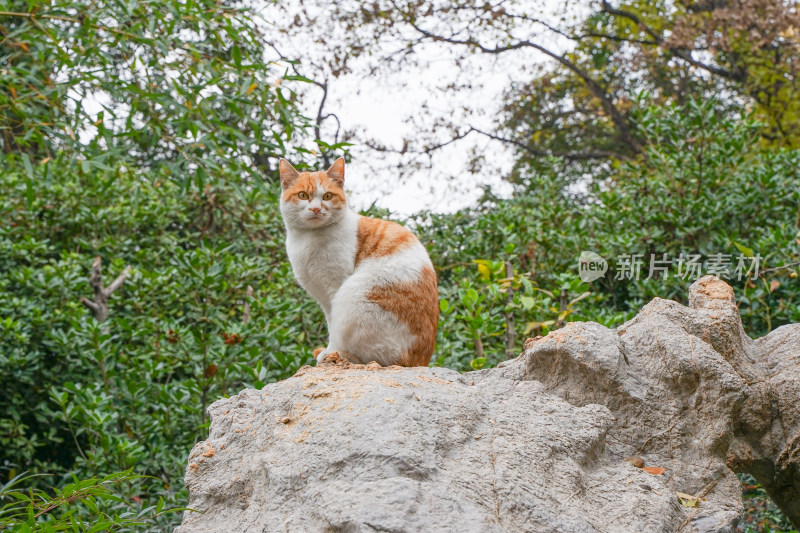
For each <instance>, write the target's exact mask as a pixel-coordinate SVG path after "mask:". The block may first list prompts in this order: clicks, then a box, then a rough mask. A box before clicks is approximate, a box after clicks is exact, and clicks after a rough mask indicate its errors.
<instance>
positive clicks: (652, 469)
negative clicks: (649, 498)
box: [642, 466, 665, 476]
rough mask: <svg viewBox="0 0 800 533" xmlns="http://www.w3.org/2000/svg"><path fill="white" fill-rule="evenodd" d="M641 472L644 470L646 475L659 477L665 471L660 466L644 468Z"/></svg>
mask: <svg viewBox="0 0 800 533" xmlns="http://www.w3.org/2000/svg"><path fill="white" fill-rule="evenodd" d="M642 470H644V471H645V472H647V473H648V474H653V475H654V476H660V475H661V474H663V473H664V472H665V470H664V469H663V468H661V467H660V466H645V467H642Z"/></svg>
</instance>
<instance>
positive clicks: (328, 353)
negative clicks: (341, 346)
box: [314, 348, 339, 365]
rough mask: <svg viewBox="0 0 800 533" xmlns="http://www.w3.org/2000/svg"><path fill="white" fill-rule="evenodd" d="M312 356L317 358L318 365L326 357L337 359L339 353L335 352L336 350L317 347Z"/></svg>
mask: <svg viewBox="0 0 800 533" xmlns="http://www.w3.org/2000/svg"><path fill="white" fill-rule="evenodd" d="M334 355H335V357H334ZM314 357H316V358H317V364H318V365H319V364H320V363H322V362H323V361H325V359H326V358H328V359H331V360H332V359H338V358H339V354H338V353H336V350H329V349H328V348H317V349H316V350H314Z"/></svg>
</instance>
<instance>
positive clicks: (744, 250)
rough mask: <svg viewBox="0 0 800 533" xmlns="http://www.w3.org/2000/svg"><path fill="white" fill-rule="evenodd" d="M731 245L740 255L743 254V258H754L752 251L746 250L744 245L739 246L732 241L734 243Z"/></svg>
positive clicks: (750, 249)
mask: <svg viewBox="0 0 800 533" xmlns="http://www.w3.org/2000/svg"><path fill="white" fill-rule="evenodd" d="M733 245H734V246H735V247H736V248H737V249H738V250H739V251H740V252H742V254H744V256H745V257H755V255H756V254H755V252H753V249H752V248H748V247H747V246H744V245H742V244H739V243H738V242H736V241H734V242H733Z"/></svg>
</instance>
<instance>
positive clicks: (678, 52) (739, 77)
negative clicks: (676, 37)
mask: <svg viewBox="0 0 800 533" xmlns="http://www.w3.org/2000/svg"><path fill="white" fill-rule="evenodd" d="M603 11H604V12H606V13H608V14H609V15H615V16H618V17H623V18H626V19H628V20H630V21H631V22H633V23H634V24H636V25H637V26H639V27H640V28H641V29H642V30H644V32H645V33H647V35H649V36H650V37H652V38H653V39H654V40H655V41H656V42H657V43H658V45H659V46H661V47H662V48H663V49H665V50H667V51H668V52H670V53H671V54H672V55H674V56H675V57H677V58H679V59H683V60H684V61H686V62H687V63H689V64H690V65H692V66H695V67H698V68H701V69H703V70H706V71H708V72H710V73H712V74H716V75H717V76H720V77H723V78H725V79H728V80H732V81H740V82H741V81H744V75H743V74H742V73H740V72H733V71H730V70H727V69H724V68H720V67H717V66H714V65H709V64H706V63H703V62H702V61H698V60H697V59H695V58H693V57H692V53H691V51H690V50H686V49H683V48H678V47H675V46H668V45H667V44H666V41H664V38H663V37H662V36H661V35H660V34H659V33H658V32H656V31H654V30H653V29H652V28H650V27H649V26H648V25H647V24H645V23H644V22H643V21H642V20H641V19H640V18H639V17H638V16H637V15H636V14H634V13H631V12H629V11H624V10H622V9H616V8H613V7H611V4H609V3H608V1H607V0H603Z"/></svg>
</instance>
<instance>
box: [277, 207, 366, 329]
mask: <svg viewBox="0 0 800 533" xmlns="http://www.w3.org/2000/svg"><path fill="white" fill-rule="evenodd" d="M359 218H360V217H359V215H357V214H355V213H353V212H352V211H348V212H347V214H346V215H345V216H344V218H343V219H342V220H340V221H339V222H336V223H334V224H331V225H329V226H325V227H323V228H314V229H297V228H287V233H286V252H287V253H288V255H289V262H290V263H291V264H292V270H293V271H294V275H295V277H296V278H297V281H299V282H300V285H302V286H303V288H304V289H305V290H306V291H308V293H309V294H310V295H311V296H313V297H314V298H315V299H316V300H317V301H318V302H319V304H320V305H321V306H322V309H323V310H324V311H325V314H326V316H327V315H329V314H330V309H331V299H332V298H333V295H334V294H336V291H337V290H339V287H340V286H341V285H342V283H343V282H344V280H346V279H347V278H348V277H349V276H350V275H351V274H352V273H353V270H354V264H355V255H356V240H357V233H358V219H359Z"/></svg>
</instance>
